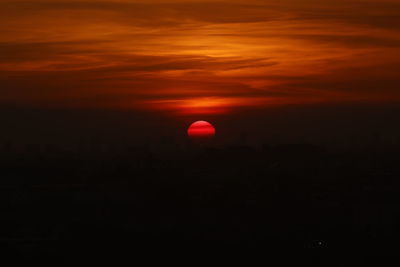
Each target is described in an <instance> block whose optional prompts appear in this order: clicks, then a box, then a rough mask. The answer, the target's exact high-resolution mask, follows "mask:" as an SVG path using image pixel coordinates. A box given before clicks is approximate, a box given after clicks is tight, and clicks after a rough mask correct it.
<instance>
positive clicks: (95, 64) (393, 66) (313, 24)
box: [0, 0, 400, 116]
mask: <svg viewBox="0 0 400 267" xmlns="http://www.w3.org/2000/svg"><path fill="white" fill-rule="evenodd" d="M0 22H1V23H0V85H1V86H0V93H1V97H0V105H1V106H2V107H7V106H8V107H9V106H11V107H38V108H72V109H74V108H100V109H101V108H104V109H110V108H111V109H125V110H126V109H128V110H130V109H131V110H147V111H152V112H160V113H170V114H175V115H177V116H178V115H179V116H186V115H191V116H193V115H196V116H201V115H203V114H204V115H206V114H221V115H227V114H231V113H232V112H235V111H237V110H241V109H246V110H256V109H260V108H268V107H274V106H283V105H289V106H290V105H299V104H301V105H308V104H315V103H317V104H323V103H329V104H334V103H339V104H343V103H346V104H349V103H350V104H351V103H355V104H356V103H375V104H386V103H391V104H393V103H397V102H398V101H399V100H400V91H399V85H400V75H398V73H399V72H400V1H398V0H364V1H361V0H324V1H316V0H281V1H266V0H263V1H261V0H246V1H238V0H229V1H228V0H226V1H225V0H220V1H214V0H208V1H206V0H184V1H183V0H146V1H145V0H86V1H81V0H68V1H66V0H59V1H53V0H2V1H1V2H0Z"/></svg>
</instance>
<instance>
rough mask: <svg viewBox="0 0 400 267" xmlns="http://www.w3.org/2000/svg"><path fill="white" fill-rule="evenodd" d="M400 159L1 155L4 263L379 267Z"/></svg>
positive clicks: (293, 151) (232, 152) (289, 151)
mask: <svg viewBox="0 0 400 267" xmlns="http://www.w3.org/2000/svg"><path fill="white" fill-rule="evenodd" d="M398 152H400V150H398V149H386V150H383V149H382V150H379V149H358V150H354V149H352V150H350V149H349V150H348V151H347V150H346V151H336V152H333V151H327V150H325V149H322V148H320V147H315V146H308V145H287V146H276V147H264V148H263V149H261V148H260V149H251V148H246V147H241V148H240V147H236V148H224V149H205V148H203V149H201V148H197V149H194V150H193V151H186V152H170V153H164V154H162V155H157V154H154V153H150V152H146V151H145V150H141V149H137V150H131V151H129V152H127V151H125V152H120V153H115V154H113V155H112V156H110V155H107V156H105V155H102V156H96V157H93V156H88V155H82V154H71V153H61V152H54V153H45V154H43V153H38V154H35V153H33V154H31V155H24V156H21V155H7V154H4V155H3V158H2V161H1V180H0V197H1V202H0V208H1V210H0V245H1V254H2V260H4V261H5V260H6V259H7V260H12V261H13V264H11V265H7V266H19V265H24V266H28V264H29V265H30V264H33V263H39V264H40V265H41V266H81V265H82V266H83V265H85V266H96V265H98V264H108V265H110V266H125V265H130V266H135V265H136V266H154V265H160V266H167V265H168V266H178V265H179V266H181V265H182V266H233V265H236V266H237V265H241V266H367V265H368V266H370V265H375V266H384V265H385V264H386V263H393V261H394V259H395V258H394V257H391V255H390V253H389V252H388V251H389V250H387V251H386V255H383V256H382V254H380V253H379V254H378V253H376V252H377V251H378V250H379V251H382V250H386V249H388V248H398V247H399V245H398V243H399V241H400V239H399V238H400V236H399V226H400V209H399V206H398V204H399V203H400V201H399V200H400V194H399V193H400V180H399V174H400V164H399V163H400V158H399V156H398V155H399V153H398ZM378 255H379V256H378ZM382 264H384V265H382ZM386 266H388V265H386Z"/></svg>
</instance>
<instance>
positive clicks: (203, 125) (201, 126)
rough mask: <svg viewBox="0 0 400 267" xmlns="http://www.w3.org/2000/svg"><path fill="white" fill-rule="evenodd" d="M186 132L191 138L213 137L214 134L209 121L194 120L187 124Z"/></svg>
mask: <svg viewBox="0 0 400 267" xmlns="http://www.w3.org/2000/svg"><path fill="white" fill-rule="evenodd" d="M187 133H188V135H189V137H191V138H207V137H213V136H214V135H215V128H214V126H212V124H211V123H209V122H206V121H196V122H194V123H192V124H191V125H190V126H189V128H188V130H187Z"/></svg>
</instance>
